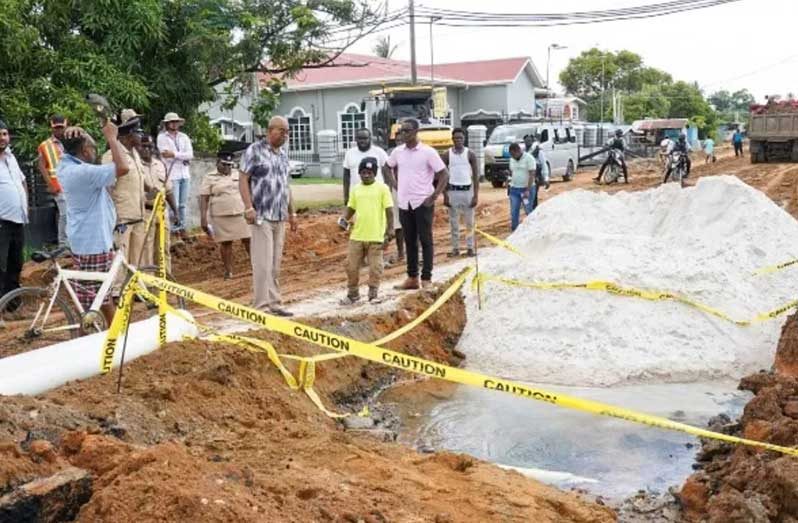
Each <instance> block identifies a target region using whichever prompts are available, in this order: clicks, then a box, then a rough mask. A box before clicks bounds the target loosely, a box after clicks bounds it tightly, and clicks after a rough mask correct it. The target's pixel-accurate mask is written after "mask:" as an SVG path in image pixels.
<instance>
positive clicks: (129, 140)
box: [102, 109, 146, 265]
mask: <svg viewBox="0 0 798 523" xmlns="http://www.w3.org/2000/svg"><path fill="white" fill-rule="evenodd" d="M131 113H132V114H131ZM135 114H136V113H135V112H133V111H132V110H129V109H126V110H125V111H123V116H122V118H123V122H124V123H122V124H121V125H120V126H119V143H121V144H122V147H123V151H122V152H123V154H124V155H125V159H126V160H127V165H128V167H129V168H130V170H129V171H128V174H127V175H126V176H123V177H121V178H119V179H118V180H117V181H116V184H115V185H114V186H113V187H112V188H111V199H113V201H114V206H115V207H116V228H115V229H114V243H115V244H116V247H117V249H119V250H120V251H122V252H123V253H124V255H125V258H126V259H127V261H128V262H129V263H130V264H131V265H144V264H146V261H145V259H144V233H145V230H146V223H145V222H144V220H145V218H146V213H145V209H144V203H145V192H146V180H145V176H144V172H145V171H144V166H143V165H142V164H141V158H140V157H139V153H138V152H137V151H136V148H137V147H139V146H140V145H141V129H140V127H139V125H140V121H139V119H138V116H137V115H136V116H133V115H135ZM126 116H127V117H128V119H127V120H126V121H125V120H124V118H125V117H126ZM111 161H112V158H111V154H110V151H109V152H106V153H105V154H104V155H103V158H102V163H111Z"/></svg>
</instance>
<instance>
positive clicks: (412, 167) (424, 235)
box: [385, 118, 449, 290]
mask: <svg viewBox="0 0 798 523" xmlns="http://www.w3.org/2000/svg"><path fill="white" fill-rule="evenodd" d="M418 127H419V123H418V120H416V119H415V118H408V119H407V120H404V121H403V122H402V127H401V129H400V131H399V132H400V133H402V138H403V139H404V145H400V146H398V147H397V148H396V149H394V150H393V152H392V153H391V156H390V157H389V158H388V161H387V162H386V164H385V165H386V166H387V167H389V168H390V169H393V171H394V177H395V178H396V180H397V182H398V184H399V191H398V192H399V221H400V222H401V223H402V229H404V232H405V247H406V249H405V250H406V251H407V279H406V280H405V281H404V282H403V283H402V284H400V285H397V286H396V289H399V290H410V289H418V288H419V281H418V242H419V240H421V252H422V254H423V257H424V261H423V265H422V268H421V287H422V288H424V289H426V288H429V287H430V286H431V285H432V256H433V250H432V220H433V217H434V216H435V200H436V199H437V198H438V196H440V194H441V193H442V192H443V191H444V189H446V184H447V183H448V180H449V172H448V171H447V170H446V165H445V164H444V163H443V160H441V157H440V156H439V155H438V153H437V152H436V151H435V149H433V148H432V147H430V146H429V145H425V144H423V143H421V142H419V141H418Z"/></svg>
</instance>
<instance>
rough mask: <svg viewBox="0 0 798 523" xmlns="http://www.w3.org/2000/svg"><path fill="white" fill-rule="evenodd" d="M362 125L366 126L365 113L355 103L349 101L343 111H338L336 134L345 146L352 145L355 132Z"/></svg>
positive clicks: (361, 127)
mask: <svg viewBox="0 0 798 523" xmlns="http://www.w3.org/2000/svg"><path fill="white" fill-rule="evenodd" d="M364 127H366V113H365V112H363V111H361V110H360V107H358V106H357V105H355V104H353V103H350V104H348V105H347V106H346V107H345V108H344V110H343V111H339V112H338V134H339V135H340V136H341V143H342V144H343V146H344V147H345V148H347V149H348V148H349V147H352V144H354V143H355V133H356V132H357V130H358V129H363V128H364Z"/></svg>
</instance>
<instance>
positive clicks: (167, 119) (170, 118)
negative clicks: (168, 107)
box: [163, 113, 185, 123]
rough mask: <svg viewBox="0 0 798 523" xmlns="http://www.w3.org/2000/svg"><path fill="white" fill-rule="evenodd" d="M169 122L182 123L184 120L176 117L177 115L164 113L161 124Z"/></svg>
mask: <svg viewBox="0 0 798 523" xmlns="http://www.w3.org/2000/svg"><path fill="white" fill-rule="evenodd" d="M169 122H180V123H183V122H185V120H183V119H182V118H180V117H179V116H177V113H166V116H164V117H163V123H169Z"/></svg>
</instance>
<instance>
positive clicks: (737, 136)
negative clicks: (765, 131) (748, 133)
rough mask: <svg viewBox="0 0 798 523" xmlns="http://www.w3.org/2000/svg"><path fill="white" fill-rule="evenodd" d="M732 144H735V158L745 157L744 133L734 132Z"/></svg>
mask: <svg viewBox="0 0 798 523" xmlns="http://www.w3.org/2000/svg"><path fill="white" fill-rule="evenodd" d="M732 143H733V144H734V156H735V157H737V156H742V155H743V133H741V132H740V129H737V130H736V131H734V136H732Z"/></svg>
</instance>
